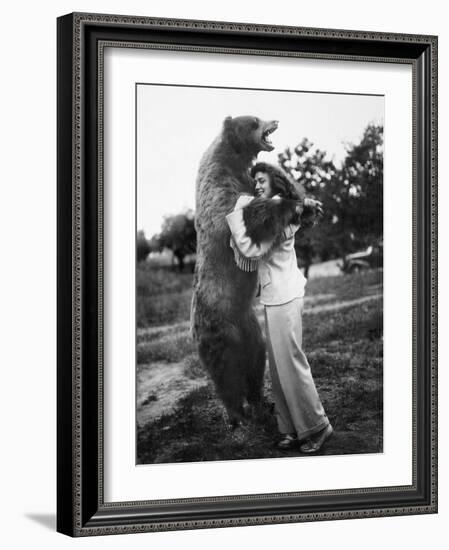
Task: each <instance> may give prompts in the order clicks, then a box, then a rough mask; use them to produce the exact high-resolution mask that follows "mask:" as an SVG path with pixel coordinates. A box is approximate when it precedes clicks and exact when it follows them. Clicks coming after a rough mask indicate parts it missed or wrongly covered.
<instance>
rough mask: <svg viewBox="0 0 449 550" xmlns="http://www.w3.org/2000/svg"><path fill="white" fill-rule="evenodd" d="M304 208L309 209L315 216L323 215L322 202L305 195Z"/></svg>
mask: <svg viewBox="0 0 449 550" xmlns="http://www.w3.org/2000/svg"><path fill="white" fill-rule="evenodd" d="M304 208H305V209H307V210H311V211H312V212H313V213H314V215H315V216H324V211H323V203H322V202H321V201H317V200H315V199H311V198H309V197H306V198H305V199H304Z"/></svg>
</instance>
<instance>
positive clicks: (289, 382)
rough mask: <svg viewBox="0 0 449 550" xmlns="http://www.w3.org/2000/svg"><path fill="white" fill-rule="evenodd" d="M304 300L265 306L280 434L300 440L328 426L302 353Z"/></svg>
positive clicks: (269, 357)
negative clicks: (296, 437) (287, 434)
mask: <svg viewBox="0 0 449 550" xmlns="http://www.w3.org/2000/svg"><path fill="white" fill-rule="evenodd" d="M303 306H304V298H295V299H294V300H292V301H291V302H288V303H286V304H282V305H278V306H265V308H264V309H265V325H266V332H267V344H268V346H267V347H268V361H269V365H270V374H271V384H272V390H273V398H274V404H275V413H276V417H277V423H278V428H279V431H280V433H282V434H286V433H296V434H297V436H298V438H299V439H305V438H306V437H308V436H310V435H312V434H314V433H316V432H319V431H320V430H322V429H323V428H325V427H326V426H327V425H328V424H329V420H328V418H327V416H326V413H325V412H324V408H323V405H322V404H321V401H320V398H319V396H318V392H317V389H316V387H315V382H314V381H313V377H312V372H311V370H310V366H309V363H308V361H307V357H306V356H305V354H304V352H303V350H302V310H303Z"/></svg>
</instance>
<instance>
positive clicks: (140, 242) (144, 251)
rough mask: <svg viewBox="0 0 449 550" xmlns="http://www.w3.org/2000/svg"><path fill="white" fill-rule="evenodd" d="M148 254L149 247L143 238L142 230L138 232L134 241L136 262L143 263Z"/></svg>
mask: <svg viewBox="0 0 449 550" xmlns="http://www.w3.org/2000/svg"><path fill="white" fill-rule="evenodd" d="M150 252H151V246H150V243H149V242H148V241H147V239H146V238H145V232H144V231H143V230H140V231H138V232H137V240H136V254H137V261H138V262H143V261H144V260H146V259H147V257H148V254H149V253H150Z"/></svg>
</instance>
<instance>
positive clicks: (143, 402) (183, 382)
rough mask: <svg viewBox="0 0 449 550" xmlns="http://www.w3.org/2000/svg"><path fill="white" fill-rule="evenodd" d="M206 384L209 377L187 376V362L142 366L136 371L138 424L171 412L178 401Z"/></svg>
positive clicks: (140, 424)
mask: <svg viewBox="0 0 449 550" xmlns="http://www.w3.org/2000/svg"><path fill="white" fill-rule="evenodd" d="M206 384H207V379H206V377H197V378H196V379H195V380H192V379H191V378H187V377H186V376H185V363H184V362H181V363H151V364H150V365H139V371H138V374H137V425H138V427H141V426H144V425H145V424H147V423H148V422H154V421H155V420H156V419H158V418H160V417H161V416H163V415H166V414H170V413H171V412H172V411H173V410H174V408H175V407H176V405H177V403H178V401H179V400H180V399H182V398H183V397H185V396H186V395H188V394H189V393H190V392H192V391H193V390H196V389H198V388H201V387H203V386H204V385H206Z"/></svg>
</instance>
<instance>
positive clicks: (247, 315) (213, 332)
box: [191, 116, 303, 427]
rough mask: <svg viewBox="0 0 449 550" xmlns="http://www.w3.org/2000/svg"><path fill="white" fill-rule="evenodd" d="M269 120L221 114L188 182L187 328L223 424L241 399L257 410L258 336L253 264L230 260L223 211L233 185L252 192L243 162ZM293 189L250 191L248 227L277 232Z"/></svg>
mask: <svg viewBox="0 0 449 550" xmlns="http://www.w3.org/2000/svg"><path fill="white" fill-rule="evenodd" d="M277 126H278V123H277V121H270V122H265V121H263V120H260V119H259V118H257V117H253V116H239V117H235V118H232V117H227V118H226V119H225V121H224V123H223V128H222V131H221V133H220V134H219V135H218V137H217V138H216V139H215V140H214V141H213V142H212V144H211V145H210V146H209V148H208V149H207V150H206V152H205V153H204V155H203V157H202V159H201V162H200V166H199V171H198V177H197V182H196V219H195V225H196V231H197V262H196V271H195V280H194V293H193V299H192V312H191V325H192V334H193V336H194V338H195V339H196V342H197V344H198V352H199V357H200V360H201V363H202V364H203V366H204V367H205V368H206V370H207V371H208V372H209V374H210V376H211V378H212V380H213V382H214V384H215V387H216V390H217V394H218V396H219V397H220V399H221V400H222V401H223V404H224V406H225V408H226V411H227V415H228V420H229V423H230V426H231V427H235V426H237V425H238V424H239V423H240V422H241V420H242V419H243V418H244V416H245V414H244V405H245V403H247V404H248V405H249V406H250V409H251V410H252V412H253V414H254V413H256V412H257V411H258V410H259V407H260V405H261V398H262V384H263V377H264V369H265V343H264V339H263V336H262V333H261V329H260V326H259V323H258V321H257V319H256V316H255V312H254V309H253V299H254V297H255V294H256V291H257V271H244V270H242V269H240V268H239V267H238V266H237V265H236V262H235V259H234V253H233V250H232V248H231V247H230V230H229V228H228V224H227V223H226V215H227V214H229V213H230V212H232V210H233V208H234V206H235V203H236V201H237V199H238V196H239V195H240V194H241V193H250V194H254V184H253V181H252V179H251V177H250V175H249V170H250V167H251V165H252V163H253V161H254V160H255V159H256V157H257V154H258V153H259V152H260V151H272V150H273V145H272V143H271V142H270V137H269V136H270V134H271V133H272V132H274V131H275V130H276V128H277ZM292 188H293V186H292ZM293 197H294V199H295V200H288V199H282V200H279V201H275V200H272V199H261V198H258V199H254V200H253V201H252V202H251V203H250V204H249V205H248V206H247V207H246V208H245V210H246V209H248V212H247V213H246V215H245V221H246V223H247V224H249V225H250V227H248V233H249V234H253V235H259V236H261V237H263V238H264V239H267V238H271V239H276V238H280V237H281V234H282V232H283V230H284V228H285V226H286V225H287V224H288V223H290V221H292V219H293V218H294V217H295V216H296V217H297V216H298V212H299V211H300V210H298V209H300V208H301V205H302V199H303V195H301V193H300V192H298V193H297V194H293ZM251 210H252V211H251ZM251 224H252V226H251Z"/></svg>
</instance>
